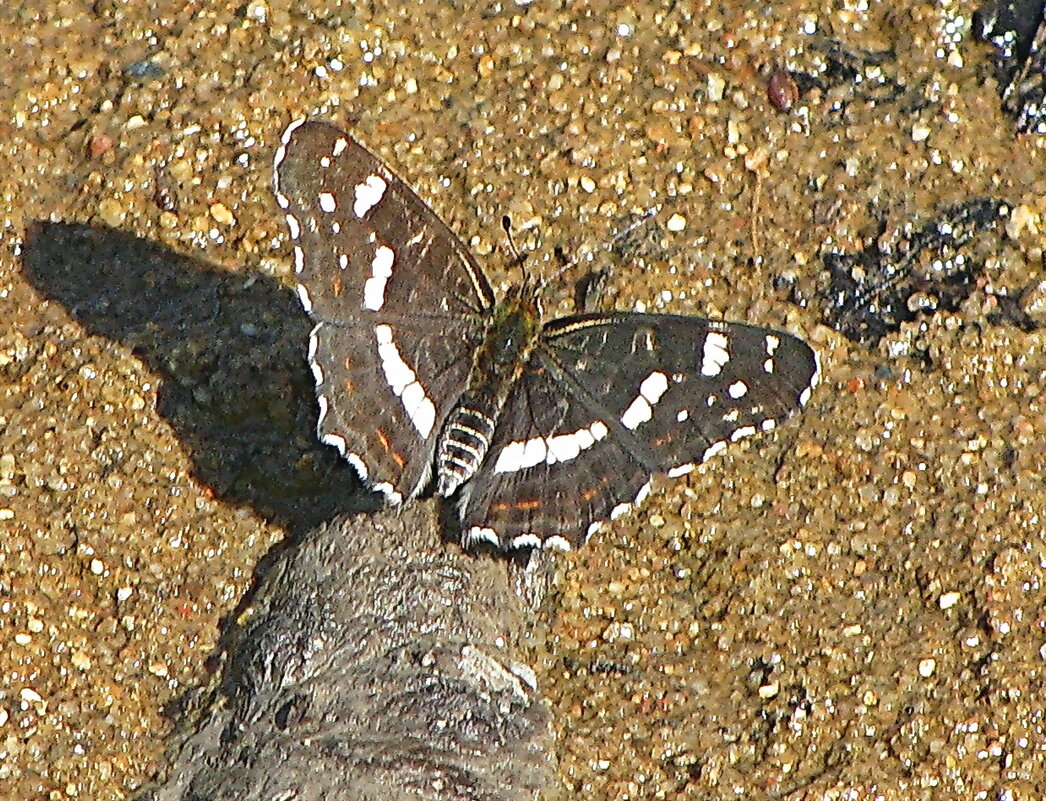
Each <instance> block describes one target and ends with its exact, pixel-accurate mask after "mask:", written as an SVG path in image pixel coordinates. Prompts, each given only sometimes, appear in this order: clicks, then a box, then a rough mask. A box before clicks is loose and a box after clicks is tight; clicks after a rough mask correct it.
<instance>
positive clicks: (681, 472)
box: [666, 462, 694, 478]
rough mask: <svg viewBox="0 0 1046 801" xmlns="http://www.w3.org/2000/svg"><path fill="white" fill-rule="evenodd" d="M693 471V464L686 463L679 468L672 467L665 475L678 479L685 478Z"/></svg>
mask: <svg viewBox="0 0 1046 801" xmlns="http://www.w3.org/2000/svg"><path fill="white" fill-rule="evenodd" d="M693 470H694V463H693V462H687V463H686V464H681V465H679V467H673V468H672V469H671V470H669V471H668V472H667V473H666V475H667V476H668V477H669V478H679V477H680V476H685V475H686V474H687V473H692V472H693Z"/></svg>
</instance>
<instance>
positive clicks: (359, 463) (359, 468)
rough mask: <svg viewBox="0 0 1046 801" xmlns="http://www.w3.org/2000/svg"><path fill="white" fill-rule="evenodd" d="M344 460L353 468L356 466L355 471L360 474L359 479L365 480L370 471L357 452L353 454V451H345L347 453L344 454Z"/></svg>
mask: <svg viewBox="0 0 1046 801" xmlns="http://www.w3.org/2000/svg"><path fill="white" fill-rule="evenodd" d="M345 461H347V462H348V463H349V464H351V465H352V466H353V467H354V468H356V472H357V473H359V474H360V479H362V480H363V481H366V480H367V475H368V474H369V472H370V471H368V470H367V465H365V464H364V463H363V460H362V459H361V458H360V457H359V455H358V454H355V453H347V454H345Z"/></svg>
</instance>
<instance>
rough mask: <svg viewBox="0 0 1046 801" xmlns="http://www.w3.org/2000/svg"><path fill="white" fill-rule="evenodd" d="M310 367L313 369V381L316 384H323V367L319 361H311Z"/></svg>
mask: <svg viewBox="0 0 1046 801" xmlns="http://www.w3.org/2000/svg"><path fill="white" fill-rule="evenodd" d="M309 367H310V369H311V370H312V381H313V383H314V384H315V385H316V386H320V385H321V384H323V367H322V366H321V365H320V363H319V362H317V361H310V362H309Z"/></svg>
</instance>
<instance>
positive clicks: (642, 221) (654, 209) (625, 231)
mask: <svg viewBox="0 0 1046 801" xmlns="http://www.w3.org/2000/svg"><path fill="white" fill-rule="evenodd" d="M659 211H661V204H658V205H656V206H651V207H650V208H649V209H647V210H646V211H644V212H643V214H642V216H640V217H639V218H638V219H637V220H635V221H634V222H632V223H630V224H629V225H628V226H627V227H625V228H622V229H621V230H620V231H618V232H617V233H615V234H614V235H613V236H612V237H611V238H610V240H609V241H607V242H604V243H603V244H601V245H599V246H598V247H597V248H596V249H595V250H610V249H611V248H612V247H614V245H616V244H617V243H618V242H620V241H621V240H622V239H624V238H625V237H627V236H629V235H630V234H631V233H632V232H633V231H635V230H636V229H637V228H639V227H640V226H643V225H646V223H647V221H648V220H650V219H651V218H653V217H654V216H655V215H656V214H657V213H658V212H659ZM595 250H590V251H589V252H588V253H587V254H585V255H586V256H591V255H592V253H594V252H595ZM579 258H580V256H579V255H578V254H576V253H575V254H574V255H573V256H571V257H570V259H568V260H567V261H566V262H565V263H564V264H563V265H562V266H561V267H560V268H559V270H557V271H556V274H555V275H553V276H552V277H551V278H550V279H549V282H550V283H551V282H555V281H557V280H558V279H560V278H562V277H563V274H564V273H565V272H567V271H568V270H570V269H572V268H574V267H576V266H577V263H578V260H579Z"/></svg>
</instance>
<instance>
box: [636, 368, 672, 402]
mask: <svg viewBox="0 0 1046 801" xmlns="http://www.w3.org/2000/svg"><path fill="white" fill-rule="evenodd" d="M667 389H668V376H666V375H665V374H664V373H661V372H658V371H657V370H655V371H654V372H652V373H651V374H650V375H648V376H647V377H646V378H644V379H643V383H642V384H640V385H639V394H640V395H642V396H643V397H644V398H646V399H647V400H648V401H650V403H652V404H653V403H657V402H658V401H659V400H661V396H662V395H664V394H665V390H667Z"/></svg>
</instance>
